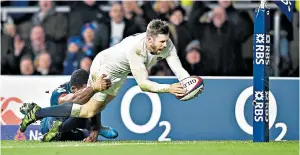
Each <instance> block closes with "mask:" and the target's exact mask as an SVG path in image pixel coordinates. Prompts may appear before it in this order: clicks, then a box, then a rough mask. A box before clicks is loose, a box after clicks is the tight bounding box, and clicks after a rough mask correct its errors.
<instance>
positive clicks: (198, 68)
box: [184, 40, 205, 76]
mask: <svg viewBox="0 0 300 155" xmlns="http://www.w3.org/2000/svg"><path fill="white" fill-rule="evenodd" d="M185 58H186V62H187V64H186V65H184V67H185V69H186V70H187V72H188V73H189V74H190V75H198V76H200V75H205V73H204V70H205V68H204V67H205V66H204V65H203V64H202V63H201V59H202V54H201V48H200V42H199V41H198V40H194V41H192V42H191V43H189V44H188V46H187V47H186V56H185Z"/></svg>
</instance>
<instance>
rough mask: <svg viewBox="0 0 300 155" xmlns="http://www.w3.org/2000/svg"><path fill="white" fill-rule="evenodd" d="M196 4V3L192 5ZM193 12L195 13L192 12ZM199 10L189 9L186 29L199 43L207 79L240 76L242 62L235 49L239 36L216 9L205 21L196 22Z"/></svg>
mask: <svg viewBox="0 0 300 155" xmlns="http://www.w3.org/2000/svg"><path fill="white" fill-rule="evenodd" d="M195 3H196V2H195ZM195 9H196V10H195ZM203 13H204V12H203V11H202V12H201V11H199V10H198V9H197V8H194V7H193V10H192V12H191V16H190V19H189V20H190V21H189V23H190V27H192V28H193V29H192V31H193V32H194V35H195V36H196V38H197V39H198V40H200V42H201V46H202V49H203V50H204V51H203V53H204V55H205V59H204V58H203V59H201V61H202V63H203V64H205V70H207V71H208V72H207V74H208V75H209V76H223V75H227V76H238V75H239V76H241V75H242V74H243V73H242V71H243V68H244V62H243V58H242V51H241V49H240V48H239V47H240V46H241V44H242V41H243V39H244V38H243V37H241V36H240V33H239V31H238V30H236V27H234V25H233V24H232V23H231V22H228V21H227V16H226V12H225V9H224V8H223V7H220V6H219V7H216V8H214V10H213V12H212V14H213V15H212V17H211V18H210V19H208V21H209V22H205V23H201V22H199V19H200V17H201V16H202V15H203Z"/></svg>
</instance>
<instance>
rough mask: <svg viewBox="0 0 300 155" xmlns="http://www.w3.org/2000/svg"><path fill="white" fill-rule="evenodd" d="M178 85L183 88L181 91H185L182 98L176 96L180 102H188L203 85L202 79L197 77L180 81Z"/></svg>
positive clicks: (200, 90)
mask: <svg viewBox="0 0 300 155" xmlns="http://www.w3.org/2000/svg"><path fill="white" fill-rule="evenodd" d="M180 84H181V85H182V86H183V89H184V90H185V91H186V93H185V95H183V96H180V97H179V96H176V98H177V99H179V100H180V101H188V100H190V99H193V98H194V97H196V96H197V95H198V94H200V93H201V92H202V90H203V89H204V83H203V80H202V78H200V77H198V76H190V77H187V78H185V79H183V80H181V81H180Z"/></svg>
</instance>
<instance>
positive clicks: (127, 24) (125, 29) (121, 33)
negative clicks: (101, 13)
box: [95, 3, 142, 53]
mask: <svg viewBox="0 0 300 155" xmlns="http://www.w3.org/2000/svg"><path fill="white" fill-rule="evenodd" d="M109 16H110V17H111V21H109V22H106V23H101V24H99V27H98V29H97V32H96V38H95V46H96V48H95V50H96V53H98V52H100V51H102V50H104V49H107V48H109V47H111V46H113V45H115V44H117V43H119V42H120V41H121V40H122V39H123V38H126V37H128V36H130V35H132V34H135V33H140V32H142V31H141V30H140V29H139V27H138V26H136V25H135V24H134V23H133V22H131V21H128V20H126V19H124V11H123V8H122V5H121V4H120V3H113V4H112V7H111V10H110V12H109Z"/></svg>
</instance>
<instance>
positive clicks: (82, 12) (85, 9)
mask: <svg viewBox="0 0 300 155" xmlns="http://www.w3.org/2000/svg"><path fill="white" fill-rule="evenodd" d="M98 3H99V2H97V1H95V0H83V2H78V3H76V5H72V6H71V11H70V13H69V36H79V35H80V30H81V28H82V26H83V25H84V24H86V23H97V22H104V21H107V20H108V15H107V14H106V13H105V12H104V11H102V10H101V9H100V7H99V5H98Z"/></svg>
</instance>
